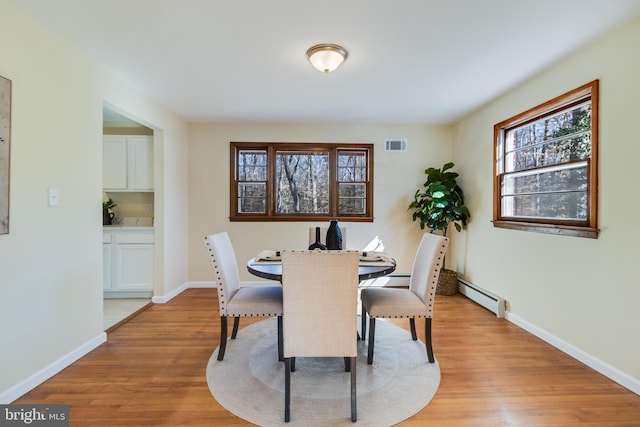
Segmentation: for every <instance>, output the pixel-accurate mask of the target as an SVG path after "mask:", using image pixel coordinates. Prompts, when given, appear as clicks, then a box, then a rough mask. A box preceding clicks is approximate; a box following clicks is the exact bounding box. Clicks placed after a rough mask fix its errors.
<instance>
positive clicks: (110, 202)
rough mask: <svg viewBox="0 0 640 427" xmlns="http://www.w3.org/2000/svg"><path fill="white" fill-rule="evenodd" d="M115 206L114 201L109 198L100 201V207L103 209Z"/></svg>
mask: <svg viewBox="0 0 640 427" xmlns="http://www.w3.org/2000/svg"><path fill="white" fill-rule="evenodd" d="M116 206H118V205H116V204H115V203H114V201H113V200H111V199H107V200H106V201H104V202H102V209H105V210H109V209H111V208H115V207H116Z"/></svg>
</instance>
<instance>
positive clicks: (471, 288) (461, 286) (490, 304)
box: [458, 278, 506, 318]
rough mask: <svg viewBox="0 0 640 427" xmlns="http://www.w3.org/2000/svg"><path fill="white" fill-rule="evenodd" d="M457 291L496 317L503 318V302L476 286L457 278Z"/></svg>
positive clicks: (504, 305)
mask: <svg viewBox="0 0 640 427" xmlns="http://www.w3.org/2000/svg"><path fill="white" fill-rule="evenodd" d="M458 291H459V292H460V293H461V294H462V295H464V296H466V297H467V298H469V299H470V300H473V301H475V302H477V303H478V304H480V305H481V306H483V307H484V308H486V309H487V310H490V311H492V312H494V313H495V314H496V316H498V317H500V318H503V317H504V312H505V309H506V303H505V300H504V299H502V298H500V297H499V296H496V295H494V294H492V293H491V292H489V291H486V290H484V289H482V288H479V287H477V286H476V285H474V284H472V283H469V282H467V281H466V280H463V279H460V278H458Z"/></svg>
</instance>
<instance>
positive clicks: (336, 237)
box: [327, 220, 342, 251]
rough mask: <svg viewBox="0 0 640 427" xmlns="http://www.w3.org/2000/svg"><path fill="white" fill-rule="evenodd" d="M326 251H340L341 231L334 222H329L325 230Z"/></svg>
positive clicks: (336, 222)
mask: <svg viewBox="0 0 640 427" xmlns="http://www.w3.org/2000/svg"><path fill="white" fill-rule="evenodd" d="M327 249H329V250H330V251H335V250H342V231H341V230H340V226H339V225H338V221H336V220H331V224H330V225H329V229H328V230H327Z"/></svg>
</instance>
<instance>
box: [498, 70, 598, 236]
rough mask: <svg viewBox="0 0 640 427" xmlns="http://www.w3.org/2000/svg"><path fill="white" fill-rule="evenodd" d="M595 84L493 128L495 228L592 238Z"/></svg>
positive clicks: (595, 193)
mask: <svg viewBox="0 0 640 427" xmlns="http://www.w3.org/2000/svg"><path fill="white" fill-rule="evenodd" d="M597 130H598V81H597V80H595V81H593V82H591V83H588V84H586V85H584V86H582V87H579V88H577V89H575V90H573V91H571V92H569V93H566V94H564V95H562V96H559V97H557V98H555V99H552V100H551V101H548V102H546V103H544V104H542V105H540V106H537V107H535V108H532V109H531V110H528V111H525V112H524V113H521V114H519V115H517V116H515V117H512V118H510V119H508V120H505V121H503V122H501V123H498V124H496V125H495V126H494V135H495V144H494V147H495V149H494V153H495V155H494V158H495V164H494V172H495V173H494V186H493V188H494V190H493V193H494V204H493V205H494V206H493V224H494V226H495V227H503V228H512V229H518V230H528V231H537V232H542V233H553V234H563V235H571V236H578V237H589V238H597V237H598V229H597V206H598V203H597V202H598V191H597V182H598V179H597V177H598V157H597V154H598V131H597Z"/></svg>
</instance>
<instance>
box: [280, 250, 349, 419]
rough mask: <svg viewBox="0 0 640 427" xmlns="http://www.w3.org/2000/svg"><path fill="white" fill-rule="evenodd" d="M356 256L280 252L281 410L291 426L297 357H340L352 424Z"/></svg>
mask: <svg viewBox="0 0 640 427" xmlns="http://www.w3.org/2000/svg"><path fill="white" fill-rule="evenodd" d="M358 261H359V256H358V252H357V251H319V250H318V251H283V252H282V288H283V309H284V311H283V312H284V363H285V406H284V420H285V421H286V422H288V421H289V420H290V412H291V411H290V402H291V372H292V371H295V358H296V357H343V358H345V370H346V371H351V421H356V420H357V411H356V357H357V355H358V342H357V341H358V338H357V335H358V330H357V320H356V314H357V304H358Z"/></svg>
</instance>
